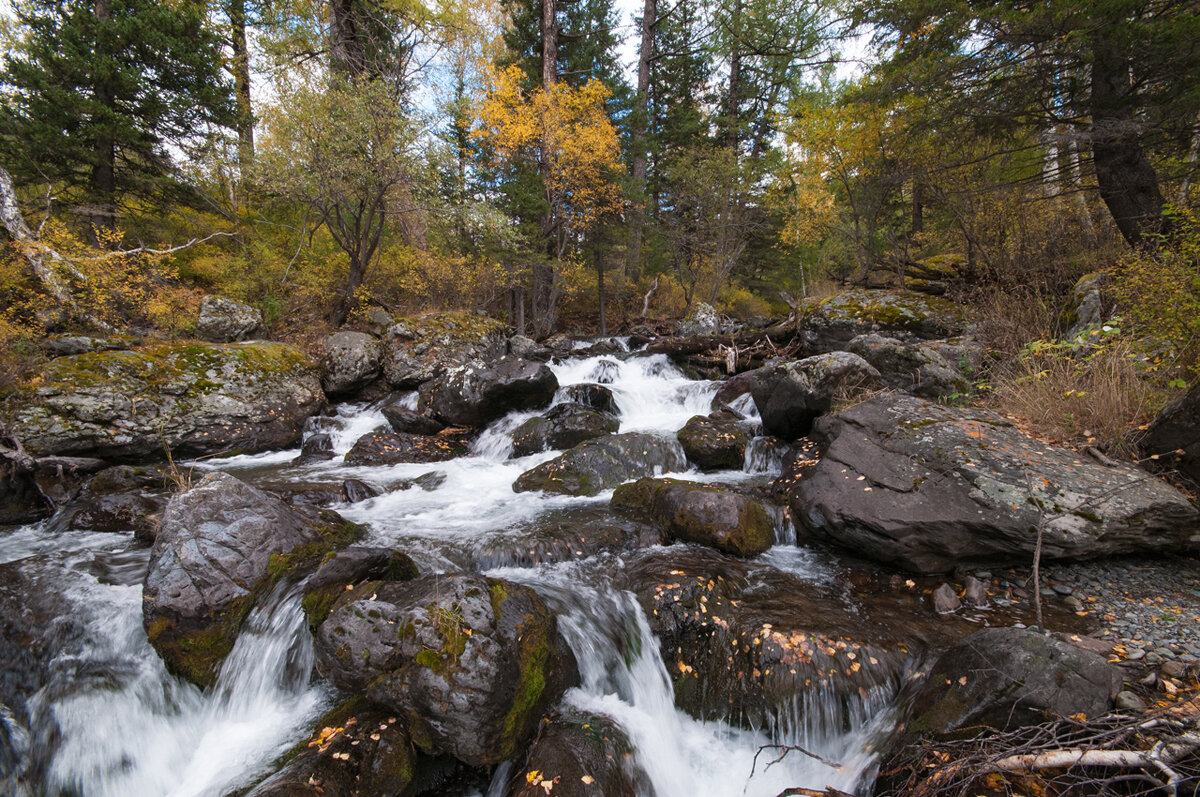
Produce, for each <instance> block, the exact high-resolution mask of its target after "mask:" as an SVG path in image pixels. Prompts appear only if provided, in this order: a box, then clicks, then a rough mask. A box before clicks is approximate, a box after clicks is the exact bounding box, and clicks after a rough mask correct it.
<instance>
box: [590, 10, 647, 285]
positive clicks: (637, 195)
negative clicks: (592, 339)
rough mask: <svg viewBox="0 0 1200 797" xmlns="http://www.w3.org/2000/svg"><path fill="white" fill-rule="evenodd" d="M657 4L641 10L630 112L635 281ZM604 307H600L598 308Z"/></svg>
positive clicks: (642, 219) (631, 262) (642, 222)
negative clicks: (640, 38)
mask: <svg viewBox="0 0 1200 797" xmlns="http://www.w3.org/2000/svg"><path fill="white" fill-rule="evenodd" d="M657 16H658V0H645V5H644V6H643V7H642V44H641V47H639V48H638V82H637V104H636V106H635V107H634V111H633V131H632V136H631V138H632V143H633V191H634V202H633V209H632V211H631V213H632V217H631V219H630V231H629V261H628V262H629V273H630V274H631V275H632V277H633V279H634V280H635V281H636V280H637V278H638V276H639V275H640V274H641V270H642V269H641V264H642V234H643V232H644V229H645V226H646V172H647V168H646V128H647V127H648V126H649V122H650V63H651V60H652V59H653V57H654V23H655V21H656V19H657ZM601 307H603V305H601Z"/></svg>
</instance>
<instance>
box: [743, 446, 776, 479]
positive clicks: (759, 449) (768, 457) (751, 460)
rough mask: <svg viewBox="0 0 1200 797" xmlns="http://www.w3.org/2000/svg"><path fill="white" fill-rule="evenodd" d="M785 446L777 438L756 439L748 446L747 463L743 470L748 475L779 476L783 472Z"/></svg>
mask: <svg viewBox="0 0 1200 797" xmlns="http://www.w3.org/2000/svg"><path fill="white" fill-rule="evenodd" d="M786 451H787V449H786V448H785V446H784V445H783V444H782V443H780V441H779V439H778V438H775V437H755V438H754V439H752V440H751V441H750V445H748V446H746V462H745V464H744V465H743V466H742V469H743V470H745V471H746V473H767V474H771V475H778V474H779V473H780V472H782V471H783V455H784V453H785V452H786Z"/></svg>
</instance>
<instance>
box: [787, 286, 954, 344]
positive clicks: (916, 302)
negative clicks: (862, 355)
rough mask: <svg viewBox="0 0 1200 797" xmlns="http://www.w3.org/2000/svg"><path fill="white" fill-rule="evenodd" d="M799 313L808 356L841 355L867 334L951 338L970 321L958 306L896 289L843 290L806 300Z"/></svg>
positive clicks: (896, 336) (909, 337) (906, 338)
mask: <svg viewBox="0 0 1200 797" xmlns="http://www.w3.org/2000/svg"><path fill="white" fill-rule="evenodd" d="M803 310H804V316H803V318H802V320H801V322H800V336H801V339H802V340H803V341H804V343H805V345H806V346H807V347H808V349H809V351H814V352H828V351H839V350H844V349H845V348H846V345H847V344H848V343H849V342H850V340H851V339H853V338H855V337H857V336H859V335H866V334H869V333H871V332H879V333H882V334H884V335H887V336H888V337H892V338H899V339H901V340H931V339H934V338H946V337H952V336H954V335H958V334H960V333H962V332H963V330H965V329H966V327H967V325H968V323H969V321H970V317H969V315H968V313H967V311H966V309H965V308H964V307H962V306H961V305H958V304H955V303H954V302H951V301H948V300H946V299H942V298H939V297H936V296H928V295H925V294H920V293H913V292H912V291H901V290H867V289H854V290H849V291H845V292H843V293H839V294H838V295H837V296H833V297H831V298H829V299H820V300H808V301H807V302H806V303H805V304H804V306H803Z"/></svg>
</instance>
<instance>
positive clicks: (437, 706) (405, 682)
mask: <svg viewBox="0 0 1200 797" xmlns="http://www.w3.org/2000/svg"><path fill="white" fill-rule="evenodd" d="M316 647H317V656H318V662H319V666H320V668H321V669H322V670H323V671H324V672H325V673H327V674H328V676H329V677H330V679H331V680H332V681H333V683H334V684H335V685H336V686H338V687H340V688H342V689H346V690H348V691H352V692H360V693H362V692H365V693H366V694H367V696H368V697H369V698H370V699H371V700H372V701H373V702H375V703H376V704H378V705H380V706H384V707H386V708H388V709H390V710H392V711H395V712H397V714H398V715H399V716H404V717H407V718H408V719H409V722H410V723H411V724H414V725H416V726H417V730H419V733H414V735H425V736H427V737H428V738H429V739H431V740H432V742H433V744H434V746H435V747H436V748H437V749H439V750H442V751H444V752H447V753H450V754H451V755H453V756H454V757H455V758H458V759H459V760H460V761H463V762H466V763H468V764H471V765H473V766H487V765H493V764H498V763H500V762H501V761H505V760H507V759H510V758H512V757H513V756H514V755H515V754H517V753H519V752H520V751H521V750H522V749H524V745H525V743H526V741H527V740H528V739H529V738H530V736H531V735H532V734H533V731H534V730H535V729H536V727H537V723H538V720H539V719H541V717H542V715H543V713H544V712H545V710H546V709H547V708H549V707H550V706H551V705H552V704H553V703H554V702H555V701H557V700H558V698H559V697H560V696H561V695H562V693H563V691H564V690H565V689H566V688H567V687H568V686H570V685H572V684H573V683H575V682H576V681H577V678H578V676H577V674H576V671H575V662H574V657H573V656H572V655H571V652H570V649H569V648H568V647H567V645H566V643H565V641H564V640H563V639H562V637H561V636H560V635H559V633H558V630H557V628H556V626H555V621H554V617H553V616H552V615H551V614H550V612H549V610H547V608H546V605H545V604H544V603H543V602H542V599H541V598H540V597H538V595H537V593H535V592H534V591H533V590H532V589H530V588H529V587H526V586H524V585H519V584H514V583H511V582H507V581H501V580H499V579H494V578H485V577H483V576H480V575H441V576H424V577H421V578H417V579H414V580H411V581H405V582H402V583H396V582H366V583H365V584H362V585H360V586H359V587H356V588H355V589H354V590H352V591H349V592H345V593H344V594H343V595H342V597H341V598H339V599H338V601H337V603H336V604H335V605H334V607H333V610H332V612H330V615H329V618H328V619H327V620H326V621H325V622H324V623H322V624H321V627H320V629H319V630H318V632H317V638H316Z"/></svg>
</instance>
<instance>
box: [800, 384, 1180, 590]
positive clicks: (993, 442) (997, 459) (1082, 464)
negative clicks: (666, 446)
mask: <svg viewBox="0 0 1200 797" xmlns="http://www.w3.org/2000/svg"><path fill="white" fill-rule="evenodd" d="M813 438H814V439H815V440H816V442H817V443H818V444H819V445H820V448H821V454H820V456H819V457H817V459H816V460H815V461H814V460H804V463H805V464H804V465H803V466H802V467H801V468H799V470H798V472H796V473H793V474H791V479H790V481H791V483H792V487H791V494H790V504H791V508H792V517H793V519H794V520H795V522H796V524H797V527H798V529H800V530H801V531H802V532H805V533H807V534H808V535H809V536H810V537H812V538H816V539H822V540H829V541H831V542H835V543H837V544H838V545H841V546H844V547H846V548H849V549H850V550H853V551H854V552H856V553H858V554H860V555H863V556H866V557H868V558H871V559H875V560H878V561H881V562H885V563H887V564H891V565H894V566H897V567H901V568H905V569H908V570H913V571H916V572H924V573H936V572H944V571H949V570H952V569H953V568H955V567H957V566H960V565H962V566H971V565H977V564H983V563H989V564H995V563H1007V564H1025V563H1028V562H1029V561H1031V558H1032V556H1033V552H1034V549H1035V547H1036V546H1037V538H1038V533H1037V532H1038V528H1039V527H1041V529H1042V535H1041V536H1042V556H1043V557H1044V558H1045V559H1087V558H1093V557H1098V556H1109V555H1113V554H1120V553H1131V552H1138V553H1147V552H1150V551H1161V550H1179V549H1181V548H1187V547H1194V546H1195V545H1196V544H1197V543H1198V542H1200V531H1197V520H1198V519H1200V515H1198V513H1197V511H1196V508H1195V507H1194V506H1193V505H1192V503H1191V502H1190V501H1189V500H1188V499H1187V497H1186V496H1184V495H1183V494H1182V493H1180V492H1179V491H1177V490H1175V489H1174V488H1173V487H1171V486H1170V485H1168V484H1166V483H1165V482H1162V481H1160V480H1159V479H1156V478H1155V477H1153V476H1150V475H1149V474H1147V473H1145V472H1144V471H1141V470H1139V469H1138V468H1136V467H1133V466H1132V465H1125V464H1116V463H1113V462H1111V461H1108V462H1106V463H1101V462H1097V461H1094V460H1093V459H1091V458H1089V457H1088V456H1086V455H1083V454H1079V453H1076V452H1074V451H1068V450H1066V449H1062V448H1057V447H1055V446H1052V445H1048V444H1046V443H1043V442H1041V441H1039V440H1035V439H1033V438H1031V437H1029V436H1027V435H1025V434H1023V433H1022V432H1021V431H1020V430H1018V429H1017V428H1016V427H1015V426H1014V425H1013V424H1012V422H1011V421H1009V420H1007V419H1005V418H1004V417H1002V416H1000V415H997V414H995V413H992V412H987V411H983V410H965V409H954V408H951V407H946V406H942V405H938V404H933V403H931V402H928V401H923V400H921V399H917V398H912V397H909V396H901V395H891V396H886V395H885V396H878V397H876V398H873V399H871V400H869V401H866V402H864V403H862V404H859V405H858V406H856V407H853V408H852V409H849V410H846V411H845V412H843V413H841V414H839V415H836V416H830V417H828V418H825V419H822V420H821V421H819V422H818V423H817V425H816V427H814V430H813ZM814 462H815V464H814Z"/></svg>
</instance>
